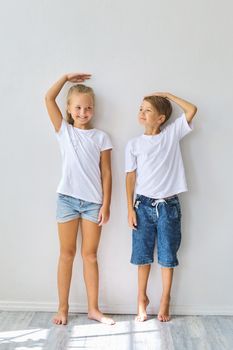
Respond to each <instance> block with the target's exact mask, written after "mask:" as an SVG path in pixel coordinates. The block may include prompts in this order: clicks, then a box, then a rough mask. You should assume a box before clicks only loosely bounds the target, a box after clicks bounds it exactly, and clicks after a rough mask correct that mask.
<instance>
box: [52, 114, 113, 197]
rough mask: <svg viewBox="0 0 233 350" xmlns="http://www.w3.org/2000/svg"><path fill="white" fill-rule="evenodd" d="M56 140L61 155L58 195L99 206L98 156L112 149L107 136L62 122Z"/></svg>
mask: <svg viewBox="0 0 233 350" xmlns="http://www.w3.org/2000/svg"><path fill="white" fill-rule="evenodd" d="M56 136H57V139H58V142H59V145H60V150H61V155H62V177H61V180H60V183H59V185H58V188H57V192H58V193H62V194H66V195H68V196H71V197H74V198H79V199H82V200H85V201H88V202H92V203H98V204H101V203H102V197H103V193H102V183H101V173H100V153H101V151H104V150H107V149H111V148H112V143H111V140H110V138H109V136H108V135H107V134H106V133H105V132H104V131H102V130H99V129H89V130H84V129H79V128H76V127H74V126H73V125H71V124H69V123H68V122H67V121H66V120H65V119H63V120H62V124H61V128H60V129H59V131H58V132H56Z"/></svg>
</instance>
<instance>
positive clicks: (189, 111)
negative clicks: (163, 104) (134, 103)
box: [150, 92, 197, 123]
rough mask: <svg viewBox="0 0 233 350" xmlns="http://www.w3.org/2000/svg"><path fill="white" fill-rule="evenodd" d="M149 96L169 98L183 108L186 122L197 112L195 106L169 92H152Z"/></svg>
mask: <svg viewBox="0 0 233 350" xmlns="http://www.w3.org/2000/svg"><path fill="white" fill-rule="evenodd" d="M150 96H160V97H164V98H167V99H169V100H170V101H172V102H174V103H176V104H177V105H178V106H179V107H180V108H182V109H183V111H184V113H185V117H186V120H187V122H188V123H190V122H191V121H192V119H193V117H194V116H195V114H196V113H197V107H196V106H195V105H194V104H192V103H191V102H188V101H186V100H184V99H182V98H180V97H177V96H175V95H172V94H170V93H169V92H153V93H152V94H151V95H150Z"/></svg>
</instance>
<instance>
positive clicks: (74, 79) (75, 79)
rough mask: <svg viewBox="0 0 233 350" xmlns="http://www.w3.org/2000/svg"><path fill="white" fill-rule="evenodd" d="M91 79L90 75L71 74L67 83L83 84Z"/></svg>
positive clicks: (68, 75)
mask: <svg viewBox="0 0 233 350" xmlns="http://www.w3.org/2000/svg"><path fill="white" fill-rule="evenodd" d="M90 78H91V74H89V73H69V74H67V81H70V82H71V83H82V82H84V81H85V80H87V79H90Z"/></svg>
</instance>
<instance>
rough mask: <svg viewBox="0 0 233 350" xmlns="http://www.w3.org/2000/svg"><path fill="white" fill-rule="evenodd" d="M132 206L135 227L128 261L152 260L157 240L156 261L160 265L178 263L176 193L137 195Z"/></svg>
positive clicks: (145, 262)
mask: <svg viewBox="0 0 233 350" xmlns="http://www.w3.org/2000/svg"><path fill="white" fill-rule="evenodd" d="M134 209H135V211H136V216H137V227H136V229H135V230H133V233H132V235H133V238H132V256H131V263H132V264H136V265H146V264H151V263H153V261H154V249H155V242H156V241H157V253H158V263H159V264H160V265H161V266H162V267H175V266H177V265H178V264H179V262H178V259H177V251H178V249H179V247H180V242H181V209H180V202H179V198H178V196H177V195H175V196H172V197H168V198H165V199H153V198H149V197H145V196H143V195H136V199H135V203H134Z"/></svg>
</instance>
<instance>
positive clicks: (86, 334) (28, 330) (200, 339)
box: [0, 311, 233, 350]
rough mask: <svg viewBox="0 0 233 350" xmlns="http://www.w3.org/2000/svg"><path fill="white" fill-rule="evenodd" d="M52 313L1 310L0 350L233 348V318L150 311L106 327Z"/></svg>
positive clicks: (118, 317)
mask: <svg viewBox="0 0 233 350" xmlns="http://www.w3.org/2000/svg"><path fill="white" fill-rule="evenodd" d="M52 316H53V314H52V313H50V312H19V311H17V312H13V311H2V312H1V311H0V350H12V349H15V350H62V349H69V350H74V349H78V350H80V349H85V350H86V349H98V350H105V349H106V350H134V349H135V350H152V349H153V350H233V317H231V316H173V317H172V320H171V321H170V322H168V323H161V322H159V321H158V320H157V319H156V318H155V317H152V316H150V317H149V320H148V321H146V322H144V323H136V322H135V321H134V316H133V315H112V317H114V319H115V321H116V324H115V325H114V326H106V325H103V324H99V323H97V322H95V321H90V320H88V319H87V317H86V314H71V315H70V318H69V323H68V325H67V326H56V325H53V324H52V323H51V318H52Z"/></svg>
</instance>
